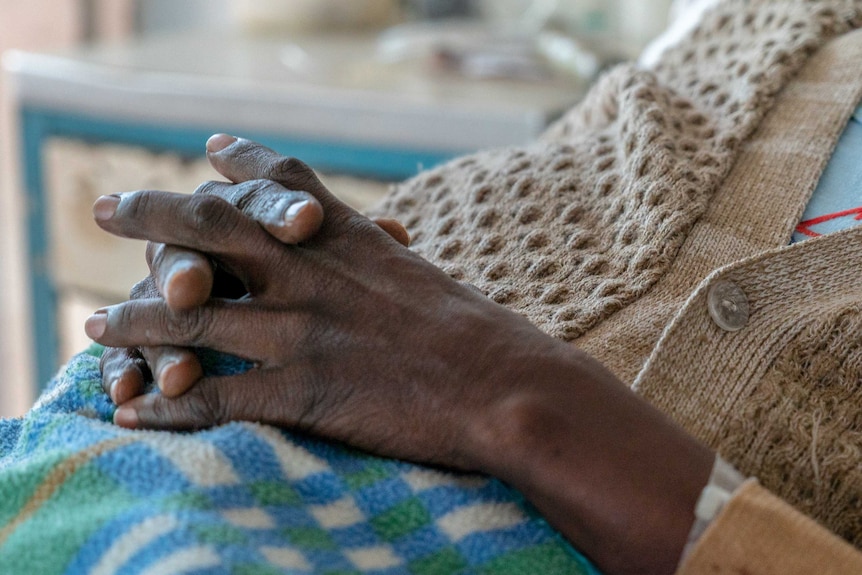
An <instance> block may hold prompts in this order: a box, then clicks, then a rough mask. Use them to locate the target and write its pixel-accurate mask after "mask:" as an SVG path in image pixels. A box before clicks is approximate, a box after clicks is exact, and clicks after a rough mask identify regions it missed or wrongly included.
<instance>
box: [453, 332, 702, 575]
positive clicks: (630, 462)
mask: <svg viewBox="0 0 862 575" xmlns="http://www.w3.org/2000/svg"><path fill="white" fill-rule="evenodd" d="M562 347H565V348H566V349H565V350H564V351H562V352H560V351H558V352H556V353H552V354H549V356H547V357H543V358H542V360H541V361H537V360H536V359H535V358H534V359H533V362H532V363H531V364H524V363H516V364H514V365H507V366H501V368H502V369H501V370H500V371H498V374H505V375H498V377H500V378H501V379H503V380H504V382H503V384H502V385H500V386H499V387H498V389H499V388H502V389H509V390H510V392H509V393H507V394H504V395H503V396H501V397H500V398H499V400H498V401H496V402H495V404H494V405H493V406H491V407H490V408H489V409H488V410H487V412H486V413H485V414H484V416H483V417H481V418H479V419H478V420H477V423H476V425H475V426H474V428H473V430H472V433H471V434H470V435H471V441H469V442H468V444H470V445H472V446H473V453H474V454H475V457H474V458H473V461H474V462H475V466H476V468H478V469H480V470H481V471H484V472H486V473H490V474H492V475H494V476H496V477H499V478H500V479H502V480H504V481H506V482H507V483H509V484H510V485H512V486H513V487H515V488H516V489H518V490H520V491H521V492H522V493H523V494H524V496H525V497H526V498H527V499H528V500H530V502H531V503H533V505H535V506H536V507H537V509H539V511H540V512H541V513H542V514H543V515H544V516H545V517H546V518H547V519H548V521H549V522H550V523H551V524H552V525H554V526H555V527H556V528H557V529H559V530H560V531H561V532H562V533H563V534H564V535H565V536H566V537H567V538H568V539H569V540H570V541H571V542H572V543H573V544H574V545H575V546H576V547H578V548H579V549H580V550H582V551H583V552H585V553H586V554H587V555H588V556H590V557H591V558H592V559H593V560H594V561H595V562H596V563H597V564H598V565H599V567H601V568H603V569H605V570H607V571H613V572H625V571H627V570H629V569H636V570H639V571H643V572H662V571H667V572H671V571H673V569H674V568H675V566H676V564H677V561H678V560H679V558H680V555H681V553H682V550H683V547H684V545H685V542H686V540H687V537H688V533H689V531H690V529H691V526H692V524H693V522H694V507H695V503H696V501H697V499H698V497H699V495H700V492H701V490H702V489H703V487H704V485H706V482H707V479H708V477H709V474H710V471H711V469H712V463H713V457H714V456H713V454H712V453H711V452H710V450H709V449H707V448H706V447H705V446H703V445H701V444H700V443H699V442H697V441H696V440H695V439H693V438H692V437H690V436H688V435H687V434H686V433H685V432H684V431H682V430H681V429H679V428H678V427H676V426H675V425H674V424H673V423H672V422H670V421H669V420H668V419H667V418H666V417H665V416H663V415H662V414H661V413H659V412H658V411H657V410H655V409H654V408H653V407H652V406H650V405H648V404H647V403H645V402H644V401H643V400H642V399H641V398H639V397H638V396H636V395H635V394H634V393H633V392H631V391H630V390H629V389H628V388H627V387H626V386H625V385H623V384H622V383H621V382H619V381H618V380H617V379H616V378H615V377H614V376H613V375H612V374H610V373H609V372H608V371H607V370H606V369H605V368H604V367H602V366H601V365H600V364H598V362H595V361H594V360H592V358H589V357H588V356H586V355H584V354H582V353H580V352H578V351H577V350H574V349H572V348H569V347H568V346H562ZM525 365H527V366H529V369H524V368H523V367H520V366H525ZM644 561H646V562H647V563H648V564H645V563H644Z"/></svg>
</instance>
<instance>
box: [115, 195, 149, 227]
mask: <svg viewBox="0 0 862 575" xmlns="http://www.w3.org/2000/svg"><path fill="white" fill-rule="evenodd" d="M122 196H123V199H122V202H121V203H120V207H121V208H122V211H123V217H124V218H125V219H127V220H137V219H139V218H141V217H142V216H143V215H144V214H146V213H147V212H149V211H150V209H151V203H152V201H153V193H152V192H150V191H147V190H138V191H135V192H130V193H127V194H123V195H122Z"/></svg>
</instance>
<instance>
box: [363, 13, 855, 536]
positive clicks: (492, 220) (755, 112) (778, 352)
mask: <svg viewBox="0 0 862 575" xmlns="http://www.w3.org/2000/svg"><path fill="white" fill-rule="evenodd" d="M860 23H862V2H860V1H858V0H835V1H802V0H788V1H772V2H770V1H749V2H746V1H742V0H728V1H726V2H723V3H721V4H720V5H719V6H718V7H717V8H715V9H714V10H712V11H711V12H709V13H707V14H706V15H705V17H704V19H703V21H702V22H701V24H700V25H699V26H698V27H697V28H695V29H694V30H693V31H692V32H691V33H690V34H689V37H688V38H687V39H685V40H684V41H683V42H681V43H680V44H679V45H678V46H676V47H674V48H672V49H670V50H668V51H667V52H666V53H665V54H664V55H663V56H662V58H661V59H660V60H659V62H658V64H657V65H656V66H655V68H654V69H652V70H638V69H635V68H632V67H629V66H623V67H620V68H617V69H615V70H613V71H611V72H609V73H608V74H607V75H605V76H604V77H603V78H602V79H601V80H600V81H599V82H598V83H597V85H596V86H595V87H594V89H593V90H592V91H591V92H590V94H589V95H588V96H587V97H586V99H585V100H584V101H583V102H582V103H581V104H580V105H579V106H577V107H576V108H574V109H573V110H572V111H571V112H570V113H568V114H567V115H566V116H565V117H564V118H562V119H561V120H560V121H559V122H558V123H557V124H556V125H554V126H552V127H551V128H550V129H549V130H548V131H547V133H546V134H545V135H544V137H543V138H542V139H541V140H540V141H539V142H537V143H535V144H533V145H530V146H526V147H523V148H520V149H507V150H497V151H491V152H485V153H481V154H477V155H474V156H472V157H468V158H465V159H461V160H457V161H455V162H453V163H450V164H449V165H447V166H444V167H442V168H439V169H437V170H434V171H432V172H429V173H426V174H422V175H420V176H419V177H417V178H416V179H414V180H412V181H410V182H407V183H405V184H403V185H402V186H400V187H399V188H398V189H396V190H395V191H394V194H393V195H392V197H391V198H390V199H389V200H388V201H387V202H386V203H385V204H384V205H383V206H382V207H381V209H380V210H378V211H377V212H376V213H378V214H382V213H386V214H389V215H391V216H394V217H397V218H399V219H400V220H401V221H402V222H404V223H405V224H406V226H407V227H408V230H409V231H410V232H411V233H412V235H413V238H414V244H413V247H414V249H415V250H417V251H418V252H419V253H421V254H422V255H423V256H425V257H427V258H429V259H430V260H431V261H433V262H435V263H437V264H438V265H440V266H441V267H442V268H443V269H444V270H446V271H448V272H449V273H450V274H451V275H452V277H454V278H456V279H458V280H462V281H466V282H469V283H472V284H474V285H475V286H476V287H478V288H479V289H480V290H481V291H482V292H484V293H486V294H487V295H488V296H489V297H490V298H492V299H493V300H495V301H497V302H499V303H502V304H504V305H506V306H508V307H510V308H511V309H513V310H515V311H517V312H519V313H521V314H523V315H525V316H526V317H527V318H528V319H530V320H531V321H532V322H533V323H535V324H536V325H537V326H538V327H539V328H541V329H543V330H545V331H546V332H548V333H550V334H552V335H554V336H555V337H559V338H562V339H564V340H567V341H572V342H573V343H575V344H576V345H578V346H579V347H580V348H581V349H583V350H585V351H587V352H589V353H590V354H592V355H593V356H595V357H596V358H598V359H599V360H601V361H602V362H603V363H604V364H605V365H607V366H608V367H609V368H610V369H611V370H612V371H613V372H614V373H615V374H616V375H617V376H619V377H620V378H621V379H622V380H623V381H625V382H627V383H629V384H632V385H633V386H634V387H635V389H636V390H637V391H639V392H640V393H642V394H643V396H644V397H645V398H647V399H648V400H649V401H651V402H652V403H654V404H655V405H656V406H658V407H660V408H661V409H662V410H664V411H665V412H667V413H668V414H670V415H671V416H672V417H674V418H675V419H676V420H677V421H678V422H680V423H681V424H682V425H683V426H684V427H685V428H686V429H687V430H688V431H690V432H691V433H693V434H694V435H695V436H697V437H698V438H700V439H702V440H703V441H704V442H706V443H707V444H708V445H710V446H711V447H713V448H715V449H717V450H719V451H720V452H721V453H722V455H723V456H724V457H725V458H727V459H728V460H729V461H731V462H732V463H734V464H735V465H737V466H739V467H740V469H741V470H742V471H743V472H745V473H748V474H753V475H757V476H758V477H761V478H763V480H764V483H765V484H766V486H767V487H768V488H770V489H773V490H774V491H776V492H778V493H780V494H781V495H782V496H783V497H785V498H786V499H787V500H788V501H789V502H790V503H792V504H794V505H797V506H799V507H800V508H802V509H804V510H805V511H806V512H808V513H810V514H811V515H813V516H814V517H816V518H817V519H818V520H820V521H822V522H823V523H825V524H826V525H828V526H829V527H830V528H832V529H833V530H835V531H836V532H839V533H841V534H842V536H844V537H846V538H847V539H848V540H850V541H853V542H856V543H857V544H862V525H860V517H862V508H860V504H859V502H860V501H862V484H859V483H858V481H857V479H855V475H854V474H853V473H849V474H848V473H847V472H848V469H849V468H850V467H851V466H852V464H851V463H850V462H851V461H853V457H854V456H855V454H858V452H859V449H860V448H862V438H860V437H859V436H858V435H857V433H856V431H855V430H856V427H855V425H856V424H855V423H854V422H855V421H856V420H857V419H858V418H857V417H856V416H855V415H852V416H851V413H857V412H858V409H859V403H858V402H856V403H851V404H848V405H847V406H846V408H847V410H848V411H847V412H846V413H844V412H842V411H841V410H837V411H833V410H831V409H829V405H831V403H830V401H832V400H831V399H829V398H830V397H832V396H831V395H829V394H828V393H827V394H826V395H823V396H820V395H818V393H819V392H813V391H811V390H812V389H820V388H821V387H822V386H821V384H820V383H819V382H820V378H821V376H822V374H820V372H818V371H816V370H814V371H812V370H811V369H808V368H805V369H803V368H802V367H800V366H805V365H806V363H805V362H806V361H814V360H815V358H813V357H810V358H808V359H805V358H806V357H807V356H806V355H805V353H803V352H802V351H799V350H796V351H794V349H796V348H795V347H794V346H795V345H796V344H798V343H799V341H801V340H796V339H794V338H795V335H794V334H796V330H797V329H800V328H801V326H804V325H807V324H806V322H808V321H820V319H822V318H825V317H831V316H829V314H830V313H838V311H837V310H836V308H835V307H834V306H835V305H838V303H840V304H841V305H844V303H846V302H847V301H852V300H853V298H856V299H857V300H858V299H859V297H860V295H859V293H858V291H855V289H854V286H858V285H860V284H859V281H860V278H859V274H858V273H856V272H855V271H854V270H858V269H859V268H860V267H862V254H860V253H859V250H857V249H856V248H855V247H852V248H848V245H847V244H844V245H836V244H835V243H834V241H828V242H819V243H817V244H816V245H814V246H810V247H806V248H804V250H805V251H803V252H800V251H798V250H795V249H791V250H788V252H787V253H784V252H780V253H771V252H773V251H775V250H777V249H779V248H780V247H781V246H783V245H786V244H787V242H788V241H789V238H790V234H791V233H792V230H793V227H794V226H795V225H796V224H797V223H798V221H799V217H800V216H801V214H802V211H803V208H804V206H805V203H806V202H807V200H808V197H809V196H810V194H811V192H812V191H813V189H814V188H815V187H816V184H817V180H818V178H819V175H820V173H821V172H822V169H823V167H824V166H825V165H826V163H827V161H828V158H829V156H830V154H831V148H832V146H833V145H834V143H835V142H836V141H837V138H838V135H839V134H840V132H841V129H842V128H843V126H844V125H845V124H846V121H847V119H848V118H849V115H850V113H851V112H852V110H853V109H854V108H855V106H856V104H857V103H858V101H859V99H860V97H862V77H860V74H859V62H860V60H862V41H860V36H859V34H860V33H859V32H856V33H852V34H847V33H848V32H850V31H851V30H853V29H854V28H857V27H859V25H860ZM839 36H841V38H839V39H837V40H836V38H837V37H839ZM852 237H853V238H856V239H855V240H854V239H847V238H845V239H844V241H845V242H849V243H850V245H852V246H856V245H858V242H859V240H858V236H852ZM764 252H769V253H768V254H767V255H766V256H763V257H762V258H761V259H758V260H757V261H756V262H754V263H752V264H750V265H749V264H746V265H745V266H743V267H742V268H739V269H738V270H737V271H738V273H736V272H734V273H730V272H728V273H730V275H729V276H728V275H727V274H720V273H713V272H715V270H719V269H721V268H724V267H726V266H732V265H733V264H734V263H735V262H738V261H740V260H748V259H749V258H755V259H757V258H758V257H759V255H760V254H763V253H764ZM814 269H817V270H818V271H819V272H820V273H822V276H821V277H819V278H817V279H816V281H815V280H813V279H810V277H809V276H811V275H812V274H813V273H814V272H813V271H812V270H814ZM791 270H792V271H791ZM711 274H712V275H711ZM726 277H730V279H731V280H733V281H737V282H739V283H740V285H741V286H742V288H743V289H744V290H745V292H746V293H747V294H748V297H749V300H750V303H751V305H752V320H751V322H750V324H749V326H747V328H746V329H745V330H743V331H742V332H740V333H739V334H736V335H730V334H728V333H727V332H721V330H719V328H718V327H717V326H716V325H715V324H714V323H713V322H712V321H711V319H710V317H709V316H708V315H707V313H706V299H707V294H708V287H709V283H710V282H711V281H715V280H717V279H722V278H725V279H726ZM803 278H804V279H803ZM761 279H762V280H763V281H762V282H761V281H760V280H761ZM800 281H804V282H805V290H803V291H802V292H801V293H796V294H794V297H788V296H787V294H786V293H784V292H786V291H787V290H788V289H790V290H793V289H794V286H795V285H796V284H797V283H798V282H800ZM814 286H816V290H815V287H814ZM835 286H839V287H840V291H841V296H840V297H837V296H836V297H837V299H836V301H838V303H836V301H830V293H837V291H836V289H837V288H836V287H835ZM751 290H753V291H751ZM813 291H817V293H818V294H819V295H818V297H817V298H814V296H812V295H811V293H813ZM767 295H768V297H767ZM806 296H807V298H806ZM758 297H761V299H760V300H758ZM839 300H840V301H839ZM818 305H820V306H823V308H824V309H822V310H819V311H818V312H814V311H812V308H814V309H818V308H817V307H816V306H818ZM764 314H768V315H767V316H764ZM822 314H826V315H822ZM844 321H849V320H844ZM812 329H815V328H813V327H812ZM817 329H819V330H821V331H822V330H826V332H828V331H829V329H831V328H827V327H823V326H821V327H820V328H817ZM818 333H820V332H818ZM824 333H825V332H824ZM841 334H842V337H841V338H839V339H837V340H835V342H834V346H836V347H841V346H842V345H846V346H847V349H855V348H856V347H857V343H856V342H855V341H854V340H853V339H852V337H850V336H851V335H852V334H851V333H850V332H849V331H847V330H845V331H842V332H841ZM845 337H846V338H849V339H846V340H845ZM804 347H805V346H803V348H804ZM824 353H825V352H824ZM779 356H781V357H782V358H784V357H785V356H787V357H788V358H796V359H795V360H791V359H779ZM823 357H825V355H824V356H823ZM793 361H798V362H801V363H798V364H793ZM816 361H818V362H819V361H823V360H822V359H817V360H816ZM847 361H848V362H849V363H848V366H843V364H835V365H837V366H838V368H839V369H840V370H842V373H849V374H850V375H848V376H847V377H848V378H849V379H847V380H846V383H845V384H844V385H845V386H851V382H853V381H854V380H853V379H852V378H853V377H854V376H853V375H852V373H853V372H852V370H851V369H850V367H852V365H854V364H853V359H852V358H850V359H848V360H847ZM788 362H789V363H788ZM791 364H792V365H795V367H794V368H791V367H790V366H791ZM780 365H781V366H784V367H779V366H780ZM768 372H769V373H781V374H784V375H783V377H784V379H783V380H782V383H781V384H780V385H779V384H778V383H775V382H774V381H771V380H767V379H764V378H766V374H767V373H768ZM776 377H777V376H776ZM851 387H852V386H851ZM789 388H792V391H791V390H790V389H789ZM785 396H787V397H794V398H796V399H795V400H792V401H791V400H788V399H786V398H785ZM848 397H849V396H848ZM764 405H767V406H771V407H772V408H773V409H776V406H778V405H780V406H782V409H780V410H777V411H775V412H774V413H772V412H769V410H768V409H765V408H763V407H762V406H764ZM742 414H744V415H742ZM815 422H816V425H815ZM800 430H804V431H805V433H801V432H800ZM815 430H816V431H815ZM755 431H757V432H758V433H754V432H755ZM751 433H753V434H754V435H753V436H749V435H747V434H751ZM812 454H814V455H812ZM785 458H789V461H790V462H789V463H787V460H786V459H785ZM855 461H857V462H858V458H857V459H855ZM803 468H804V472H803ZM833 492H834V494H835V498H834V499H833V498H832V495H833Z"/></svg>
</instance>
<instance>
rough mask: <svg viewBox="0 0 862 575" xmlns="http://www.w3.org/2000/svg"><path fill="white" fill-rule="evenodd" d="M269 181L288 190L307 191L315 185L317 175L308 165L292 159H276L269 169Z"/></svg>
mask: <svg viewBox="0 0 862 575" xmlns="http://www.w3.org/2000/svg"><path fill="white" fill-rule="evenodd" d="M269 176H270V179H272V180H275V181H277V182H279V183H281V184H284V185H285V186H287V187H288V188H294V189H307V188H309V187H310V186H312V185H315V184H316V183H317V175H316V174H315V173H314V170H312V169H311V168H310V167H309V166H308V164H306V163H305V162H303V161H301V160H298V159H296V158H292V157H282V158H278V159H276V160H275V161H273V162H272V164H271V165H270V169H269Z"/></svg>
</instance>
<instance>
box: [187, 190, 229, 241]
mask: <svg viewBox="0 0 862 575" xmlns="http://www.w3.org/2000/svg"><path fill="white" fill-rule="evenodd" d="M193 198H194V201H192V202H191V204H190V208H189V214H188V217H189V224H190V226H191V227H192V228H193V229H194V230H196V231H197V232H199V233H201V234H202V235H203V236H204V237H206V238H218V237H224V236H225V235H228V234H229V233H230V232H231V231H232V230H233V229H234V228H235V227H236V226H237V224H238V220H237V217H236V216H237V213H236V210H235V209H234V208H233V206H231V205H230V204H229V203H227V202H226V201H224V200H223V199H221V198H219V197H216V196H205V195H203V196H193Z"/></svg>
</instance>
